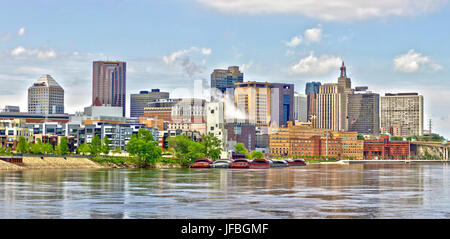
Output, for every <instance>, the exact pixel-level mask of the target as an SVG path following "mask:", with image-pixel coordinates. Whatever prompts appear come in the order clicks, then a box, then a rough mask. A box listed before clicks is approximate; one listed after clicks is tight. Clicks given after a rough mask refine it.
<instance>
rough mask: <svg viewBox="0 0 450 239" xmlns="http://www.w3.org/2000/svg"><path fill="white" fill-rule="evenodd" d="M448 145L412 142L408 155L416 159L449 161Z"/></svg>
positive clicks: (431, 142) (449, 146)
mask: <svg viewBox="0 0 450 239" xmlns="http://www.w3.org/2000/svg"><path fill="white" fill-rule="evenodd" d="M449 150H450V143H445V144H443V143H441V142H435V141H412V142H411V149H410V154H411V156H418V157H426V156H431V157H439V158H440V159H444V160H448V159H449Z"/></svg>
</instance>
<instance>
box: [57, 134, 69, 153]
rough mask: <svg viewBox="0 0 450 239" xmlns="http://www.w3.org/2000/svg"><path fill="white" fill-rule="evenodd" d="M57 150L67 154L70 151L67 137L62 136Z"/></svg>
mask: <svg viewBox="0 0 450 239" xmlns="http://www.w3.org/2000/svg"><path fill="white" fill-rule="evenodd" d="M56 152H57V153H58V154H59V155H66V154H67V153H69V140H68V139H67V138H66V137H62V138H61V140H60V142H59V144H58V146H56Z"/></svg>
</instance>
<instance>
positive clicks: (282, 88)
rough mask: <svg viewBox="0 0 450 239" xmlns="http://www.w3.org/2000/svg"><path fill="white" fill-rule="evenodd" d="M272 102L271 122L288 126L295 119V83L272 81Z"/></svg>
mask: <svg viewBox="0 0 450 239" xmlns="http://www.w3.org/2000/svg"><path fill="white" fill-rule="evenodd" d="M270 104H271V106H270V120H271V124H275V125H277V126H286V125H287V122H288V121H294V85H293V84H284V83H271V84H270Z"/></svg>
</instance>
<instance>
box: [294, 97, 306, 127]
mask: <svg viewBox="0 0 450 239" xmlns="http://www.w3.org/2000/svg"><path fill="white" fill-rule="evenodd" d="M306 108H307V97H306V95H304V94H299V93H297V92H296V93H294V119H295V120H296V121H300V122H307V121H308V118H307V109H306Z"/></svg>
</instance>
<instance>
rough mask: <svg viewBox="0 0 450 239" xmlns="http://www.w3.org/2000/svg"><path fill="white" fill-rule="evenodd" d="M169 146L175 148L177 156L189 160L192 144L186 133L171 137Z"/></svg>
mask: <svg viewBox="0 0 450 239" xmlns="http://www.w3.org/2000/svg"><path fill="white" fill-rule="evenodd" d="M168 141H169V147H170V148H172V149H173V150H175V157H177V158H178V159H179V160H180V163H182V162H183V161H188V160H189V145H190V144H191V141H192V140H191V139H190V138H189V137H187V136H186V135H177V136H175V137H170V138H169V140H168Z"/></svg>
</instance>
